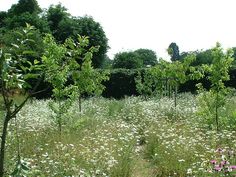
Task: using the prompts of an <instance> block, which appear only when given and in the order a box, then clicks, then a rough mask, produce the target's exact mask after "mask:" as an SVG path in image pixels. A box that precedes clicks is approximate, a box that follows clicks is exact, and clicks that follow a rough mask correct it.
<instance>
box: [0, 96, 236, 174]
mask: <svg viewBox="0 0 236 177" xmlns="http://www.w3.org/2000/svg"><path fill="white" fill-rule="evenodd" d="M234 100H235V97H234V96H233V97H229V98H227V102H226V104H225V105H224V107H222V108H221V110H220V113H219V115H220V116H219V118H220V119H221V129H220V131H216V130H215V128H214V123H212V122H210V123H211V124H212V125H211V126H208V125H209V124H210V123H209V122H207V121H206V120H207V117H206V116H207V115H208V114H207V110H206V109H203V108H202V107H201V104H203V103H202V100H201V102H199V99H198V96H193V95H191V94H181V95H179V96H178V99H177V107H175V106H174V101H173V100H172V99H169V98H161V99H157V98H152V99H148V100H143V99H142V98H140V97H128V98H125V99H122V100H113V99H104V98H90V99H86V100H84V101H83V104H82V112H80V111H79V109H78V103H74V105H73V106H72V107H71V109H70V110H69V111H68V113H67V114H66V115H64V116H63V128H62V134H61V136H60V135H59V133H58V130H57V125H56V122H55V120H54V118H53V117H55V116H54V113H53V112H52V111H51V110H50V108H49V106H48V103H49V102H50V100H30V101H29V102H28V103H27V104H26V106H25V107H24V108H23V109H22V111H21V112H20V113H19V114H18V115H17V117H16V119H14V120H12V122H11V124H10V129H9V130H11V131H9V134H8V135H9V136H8V140H7V151H6V169H7V174H8V175H9V176H10V174H11V173H12V172H14V171H16V170H18V174H20V175H22V176H23V175H24V176H35V177H36V176H42V177H44V176H45V177H46V176H58V177H60V176H80V177H97V176H98V177H99V176H101V177H102V176H104V177H105V176H107V177H108V176H109V177H158V176H160V177H161V176H178V177H185V176H189V177H190V176H191V177H192V176H236V125H235V122H236V104H234V102H235V101H234ZM203 112H204V113H205V114H203ZM1 114H2V113H1ZM1 114H0V115H1ZM19 156H20V157H21V159H20V161H21V162H20V163H17V161H19ZM19 164H21V165H19Z"/></svg>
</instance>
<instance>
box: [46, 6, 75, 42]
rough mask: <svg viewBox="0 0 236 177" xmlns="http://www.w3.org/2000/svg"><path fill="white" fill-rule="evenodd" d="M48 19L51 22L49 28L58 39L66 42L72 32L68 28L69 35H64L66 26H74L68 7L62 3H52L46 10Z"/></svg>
mask: <svg viewBox="0 0 236 177" xmlns="http://www.w3.org/2000/svg"><path fill="white" fill-rule="evenodd" d="M46 19H47V21H48V24H49V28H50V30H51V32H52V34H53V36H54V37H55V39H56V40H57V41H60V42H64V41H65V40H66V38H68V37H69V36H70V34H71V31H70V30H68V29H67V30H68V31H67V32H68V33H69V34H68V35H66V36H65V35H64V34H63V33H64V30H65V29H64V27H65V26H68V27H72V24H71V19H70V14H69V13H68V12H67V9H66V8H65V7H64V6H62V5H61V4H58V5H51V6H50V7H49V9H48V10H47V12H46Z"/></svg>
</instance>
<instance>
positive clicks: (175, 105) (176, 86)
mask: <svg viewBox="0 0 236 177" xmlns="http://www.w3.org/2000/svg"><path fill="white" fill-rule="evenodd" d="M176 106H177V86H175V108H176Z"/></svg>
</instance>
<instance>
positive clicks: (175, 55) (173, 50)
mask: <svg viewBox="0 0 236 177" xmlns="http://www.w3.org/2000/svg"><path fill="white" fill-rule="evenodd" d="M167 52H168V54H169V55H170V57H171V58H170V59H171V61H177V60H179V59H180V55H179V47H178V45H177V44H176V43H175V42H172V43H171V44H170V45H169V47H168V49H167Z"/></svg>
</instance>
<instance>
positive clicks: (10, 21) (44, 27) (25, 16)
mask: <svg viewBox="0 0 236 177" xmlns="http://www.w3.org/2000/svg"><path fill="white" fill-rule="evenodd" d="M26 23H28V24H31V25H33V26H34V27H36V28H37V29H39V30H40V31H41V32H49V28H48V24H47V21H46V20H45V19H43V18H41V17H39V15H38V14H35V13H34V14H31V13H30V12H24V13H22V14H19V15H13V16H8V17H7V18H6V20H5V25H6V26H5V27H6V28H7V29H8V30H12V29H15V28H19V27H25V24H26Z"/></svg>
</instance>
